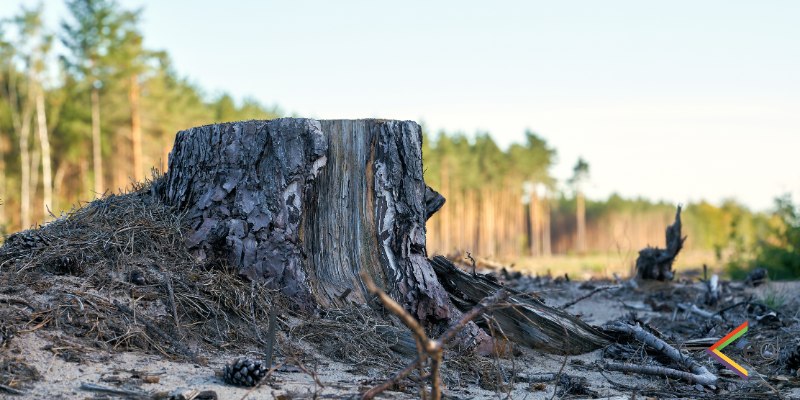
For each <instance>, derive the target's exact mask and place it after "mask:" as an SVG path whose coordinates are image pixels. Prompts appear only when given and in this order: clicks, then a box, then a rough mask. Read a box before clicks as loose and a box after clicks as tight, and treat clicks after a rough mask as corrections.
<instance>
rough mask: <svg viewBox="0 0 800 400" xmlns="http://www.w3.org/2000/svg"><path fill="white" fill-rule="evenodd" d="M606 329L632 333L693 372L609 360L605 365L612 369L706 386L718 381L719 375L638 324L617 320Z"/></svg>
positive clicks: (639, 339) (637, 338)
mask: <svg viewBox="0 0 800 400" xmlns="http://www.w3.org/2000/svg"><path fill="white" fill-rule="evenodd" d="M605 329H607V330H610V331H614V332H620V333H626V334H629V335H632V336H633V337H635V338H636V340H638V341H640V342H642V343H645V344H648V345H650V346H652V347H653V348H655V349H656V350H657V351H660V352H661V353H663V354H664V355H666V356H667V357H669V358H671V359H672V360H673V361H675V362H677V363H678V364H679V365H681V366H683V367H685V368H686V369H689V370H691V371H692V373H688V372H684V371H678V370H674V369H670V368H666V367H654V366H649V365H630V364H622V363H614V362H609V363H606V364H605V367H606V368H607V369H608V370H610V371H623V372H636V373H640V374H645V375H657V376H665V375H666V376H669V377H671V378H676V379H683V380H685V381H688V382H692V383H699V384H701V385H704V386H714V385H715V384H716V383H717V379H718V378H717V376H716V375H714V374H712V373H711V372H709V371H708V370H707V369H706V368H705V367H703V366H702V365H700V364H697V363H696V362H694V361H693V360H691V359H690V358H688V357H684V356H683V355H682V354H681V352H680V351H679V350H676V349H675V348H674V347H672V346H670V345H669V344H667V343H666V342H665V341H663V340H661V339H659V338H657V337H655V336H654V335H653V334H651V333H649V332H647V331H645V330H644V329H642V328H641V327H640V326H639V325H638V324H637V325H636V326H632V325H628V324H623V323H620V322H617V323H616V324H613V325H609V326H606V327H605Z"/></svg>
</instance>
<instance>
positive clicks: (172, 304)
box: [159, 265, 183, 336]
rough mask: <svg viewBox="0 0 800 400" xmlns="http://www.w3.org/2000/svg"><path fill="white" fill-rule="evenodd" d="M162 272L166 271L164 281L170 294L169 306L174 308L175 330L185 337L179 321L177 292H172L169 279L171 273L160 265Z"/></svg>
mask: <svg viewBox="0 0 800 400" xmlns="http://www.w3.org/2000/svg"><path fill="white" fill-rule="evenodd" d="M159 267H160V268H161V270H162V271H164V281H165V282H167V292H168V293H169V305H170V307H171V308H172V318H174V319H175V329H176V330H177V332H178V336H183V333H181V323H180V320H179V319H178V308H177V306H176V305H175V292H174V291H173V290H172V283H171V282H170V278H169V271H167V268H166V267H164V266H163V265H159Z"/></svg>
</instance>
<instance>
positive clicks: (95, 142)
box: [92, 88, 105, 196]
mask: <svg viewBox="0 0 800 400" xmlns="http://www.w3.org/2000/svg"><path fill="white" fill-rule="evenodd" d="M92 161H93V163H94V166H93V167H94V191H95V193H97V194H96V195H98V196H99V195H102V194H103V192H105V190H104V189H103V159H102V149H101V147H100V94H99V93H98V91H97V88H92Z"/></svg>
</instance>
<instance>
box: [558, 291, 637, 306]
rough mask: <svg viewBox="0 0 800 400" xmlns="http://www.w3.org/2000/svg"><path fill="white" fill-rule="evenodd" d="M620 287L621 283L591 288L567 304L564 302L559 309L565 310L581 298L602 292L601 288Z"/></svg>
mask: <svg viewBox="0 0 800 400" xmlns="http://www.w3.org/2000/svg"><path fill="white" fill-rule="evenodd" d="M621 287H622V285H611V286H600V287H599V288H596V289H594V290H592V291H591V292H589V293H588V294H585V295H583V296H581V297H578V298H577V299H575V300H572V301H570V302H569V303H567V304H564V305H563V306H561V308H560V309H561V310H566V309H567V308H569V307H571V306H573V305H575V303H577V302H579V301H581V300H584V299H588V298H589V297H592V295H594V294H595V293H597V292H602V291H603V290H609V289H619V288H621Z"/></svg>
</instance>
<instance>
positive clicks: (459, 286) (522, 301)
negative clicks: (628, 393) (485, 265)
mask: <svg viewBox="0 0 800 400" xmlns="http://www.w3.org/2000/svg"><path fill="white" fill-rule="evenodd" d="M430 261H431V265H432V266H433V269H434V270H435V271H436V275H437V276H438V277H439V280H440V281H441V282H442V285H443V286H444V289H445V290H446V291H447V294H448V295H449V297H450V300H451V301H452V302H453V304H454V305H455V306H456V308H458V309H459V310H461V311H468V310H470V309H472V308H473V307H474V306H475V305H476V304H477V303H478V302H479V301H481V299H483V298H485V297H489V296H491V295H492V294H494V293H495V292H497V291H499V290H500V289H505V290H508V291H509V292H511V293H512V297H511V298H510V299H509V300H508V302H509V303H510V304H512V305H514V306H515V307H513V308H510V307H509V308H503V309H498V310H495V311H493V313H492V315H493V316H494V318H495V319H496V320H497V322H498V323H499V324H500V326H501V327H502V330H503V332H504V333H505V335H506V336H507V337H508V339H510V340H512V341H514V342H517V343H520V344H523V345H526V346H529V347H532V348H538V349H542V350H544V351H547V352H553V353H559V354H563V353H565V352H567V351H568V352H569V354H583V353H587V352H590V351H593V350H597V349H599V348H601V347H603V346H605V345H607V344H610V343H611V338H610V337H609V336H607V335H606V334H604V333H602V332H601V331H599V330H598V329H595V328H593V327H592V326H590V325H589V324H587V323H585V322H583V321H581V320H580V319H578V318H577V317H575V316H574V315H571V314H569V313H567V312H565V311H562V310H559V309H556V308H553V307H549V306H547V305H545V304H544V303H543V302H542V301H541V300H538V299H537V298H535V297H533V296H529V295H525V294H523V293H520V292H518V291H514V290H511V289H510V288H506V287H504V286H503V285H501V284H500V283H498V282H497V281H496V280H493V279H491V278H490V277H488V276H486V275H480V274H476V275H472V274H469V273H467V272H464V271H462V270H461V269H459V268H458V267H456V266H455V265H454V264H453V263H452V262H450V260H448V259H447V258H445V257H443V256H436V257H434V258H433V259H431V260H430ZM565 329H566V331H567V335H565V332H564V330H565ZM495 333H497V332H495ZM567 338H568V340H569V344H567Z"/></svg>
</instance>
